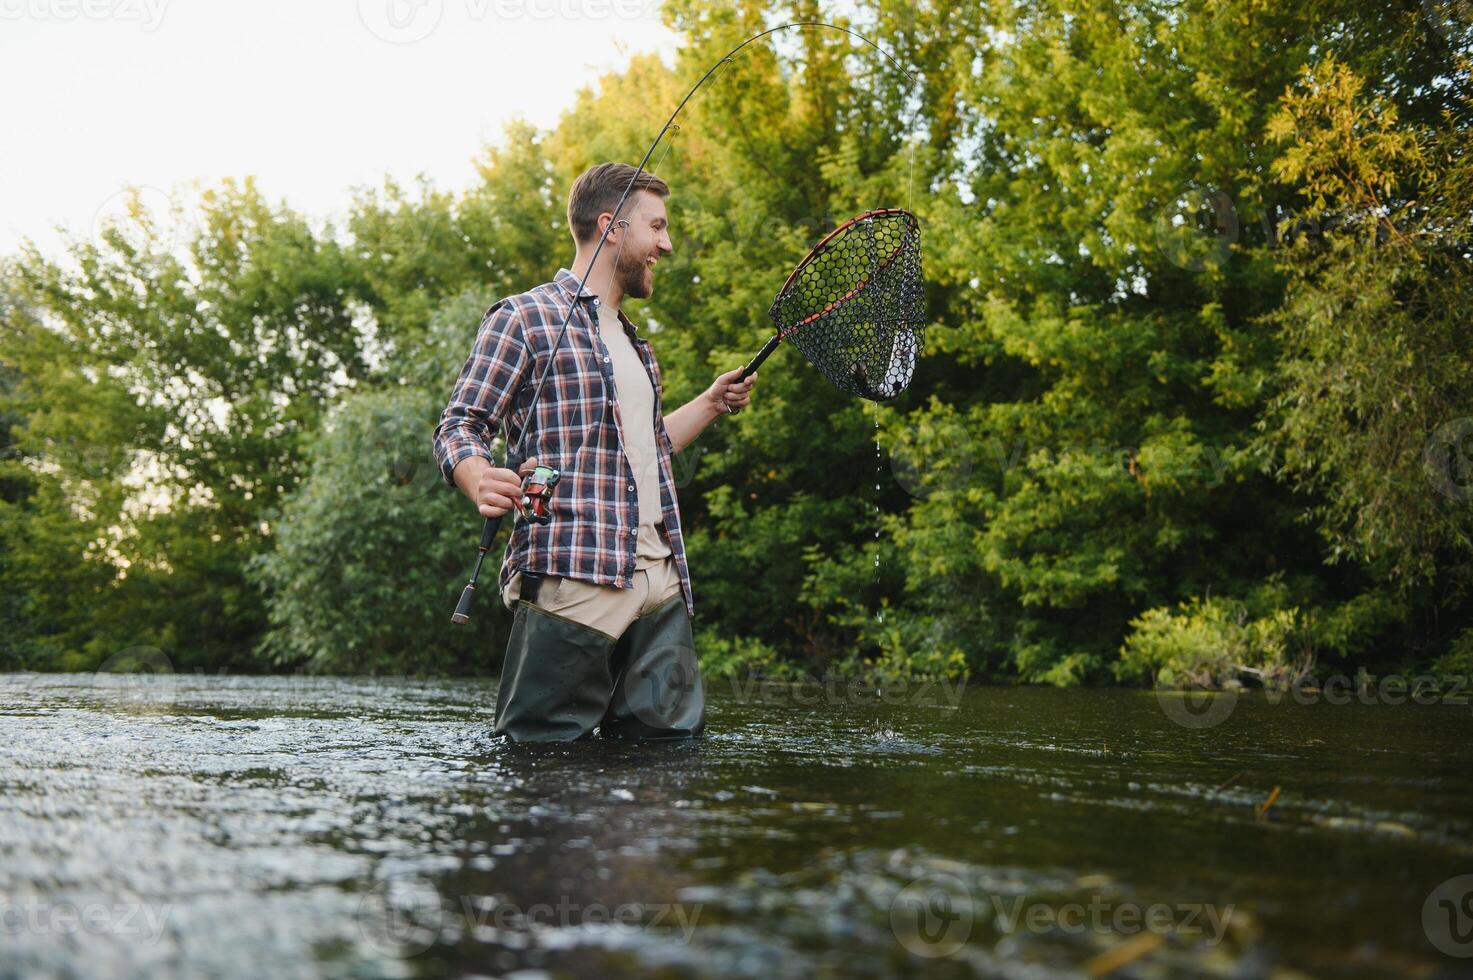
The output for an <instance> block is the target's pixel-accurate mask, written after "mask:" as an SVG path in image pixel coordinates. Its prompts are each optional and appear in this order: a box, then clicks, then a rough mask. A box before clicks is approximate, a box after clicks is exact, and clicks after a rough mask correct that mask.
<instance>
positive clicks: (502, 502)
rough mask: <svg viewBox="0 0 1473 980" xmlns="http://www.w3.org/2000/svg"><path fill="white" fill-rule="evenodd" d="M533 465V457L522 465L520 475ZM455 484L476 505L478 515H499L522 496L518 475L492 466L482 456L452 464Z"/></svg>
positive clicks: (535, 460)
mask: <svg viewBox="0 0 1473 980" xmlns="http://www.w3.org/2000/svg"><path fill="white" fill-rule="evenodd" d="M536 467H537V458H536V457H535V456H534V457H533V458H531V459H529V460H527V461H526V462H524V463H523V464H522V469H521V474H522V476H525V475H527V474H528V473H531V472H532V470H534V469H536ZM454 476H455V484H456V486H458V487H460V489H461V492H463V493H464V494H465V495H466V496H467V497H470V498H471V500H473V501H474V502H475V504H476V509H477V510H479V511H480V512H481V516H482V517H501V516H502V515H503V514H505V513H506V512H507V511H509V510H511V509H512V508H514V507H515V506H516V505H517V501H518V500H520V499H521V497H522V476H518V475H517V474H516V473H515V472H514V471H512V470H508V469H504V468H502V467H500V466H492V465H491V463H490V462H489V461H488V460H487V459H486V458H485V457H483V456H469V457H467V458H465V459H463V460H461V461H460V463H459V464H457V465H456V467H455V474H454Z"/></svg>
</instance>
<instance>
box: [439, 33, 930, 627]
mask: <svg viewBox="0 0 1473 980" xmlns="http://www.w3.org/2000/svg"><path fill="white" fill-rule="evenodd" d="M797 27H812V28H822V29H826V30H833V31H840V32H842V33H844V34H848V35H849V36H850V37H854V38H857V39H859V40H860V41H863V42H864V43H865V44H867V45H869V46H870V47H872V48H874V49H875V50H876V51H878V52H879V53H880V54H881V55H883V56H884V57H885V58H886V59H887V60H888V61H889V62H890V63H891V64H892V65H894V66H895V67H896V68H897V69H898V70H899V71H900V73H901V74H903V75H904V76H905V77H906V78H907V79H909V80H910V81H912V82H914V81H915V75H914V74H912V73H911V72H910V71H907V70H906V68H905V66H904V65H902V64H901V63H900V62H899V61H897V60H896V59H895V57H894V56H893V55H891V54H890V52H888V51H886V50H885V49H884V48H882V47H880V46H879V45H878V44H876V43H875V42H874V41H871V40H870V39H869V38H867V37H865V36H864V35H863V34H860V33H859V32H858V31H854V30H850V29H849V28H847V27H840V26H839V25H837V24H829V23H825V22H823V21H795V22H793V23H791V24H779V25H778V26H777V27H770V28H768V29H767V30H765V31H762V32H760V33H757V34H753V35H752V36H751V37H749V38H747V39H746V40H744V41H742V43H740V44H738V45H737V46H736V47H734V48H732V49H731V50H730V51H728V52H727V53H726V54H725V55H724V56H723V57H722V58H721V60H719V61H717V62H716V63H715V64H713V65H712V66H711V67H710V68H708V69H706V73H705V74H704V75H702V76H701V77H700V80H699V81H697V82H696V83H695V84H694V85H692V86H691V89H690V91H689V92H687V93H685V98H683V99H681V100H680V104H679V105H678V106H676V107H675V111H674V112H672V113H670V118H669V119H667V120H665V125H664V126H662V127H661V128H660V132H659V134H658V135H656V136H655V139H654V141H653V142H652V143H650V146H649V149H647V150H645V152H644V157H643V159H641V160H640V161H639V166H637V167H635V169H634V174H633V176H631V177H630V178H629V183H628V184H626V185H625V187H624V193H623V194H621V195H619V203H618V204H616V205H614V210H613V218H612V219H611V220H610V221H609V223H608V224H607V225H605V226H604V230H603V233H602V234H600V235H599V237H598V244H597V245H595V246H594V249H593V254H592V255H591V256H589V259H588V266H587V268H585V269H584V270H583V275H581V276H579V277H578V285H577V287H576V288H575V289H574V291H573V300H572V302H571V303H569V304H568V312H567V313H565V314H564V315H563V322H562V324H561V325H560V326H559V327H558V333H557V338H556V339H555V340H554V341H553V343H552V349H551V351H550V352H549V354H548V358H547V364H546V366H545V367H543V369H542V374H541V376H540V377H539V378H538V379H537V385H536V387H535V388H534V389H533V391H532V400H531V401H530V402H528V403H527V421H528V422H529V423H530V422H531V421H533V420H534V419H535V418H536V415H535V414H534V413H535V411H536V408H537V402H538V401H539V400H540V399H541V397H542V390H543V388H544V387H545V386H546V384H547V378H548V375H549V374H551V373H552V368H553V363H554V359H555V357H556V355H557V352H558V350H559V348H561V347H562V343H563V337H564V336H565V335H566V334H567V332H568V324H569V323H571V322H572V319H573V313H574V311H575V310H576V309H577V308H578V297H579V296H580V295H582V293H583V287H584V285H585V284H586V283H587V282H588V277H589V276H590V275H592V273H593V266H594V264H595V263H596V262H597V261H598V256H599V253H600V252H602V251H603V247H604V242H606V241H607V240H608V237H609V232H610V231H612V230H613V228H614V225H615V224H617V223H619V215H620V212H621V211H622V210H623V208H624V204H625V202H626V201H627V200H628V199H629V195H630V194H632V193H633V192H634V187H635V185H636V184H637V183H639V178H640V177H641V176H643V175H644V174H645V173H646V171H645V165H646V164H648V163H649V162H650V157H651V156H653V155H654V152H655V150H656V148H657V147H659V145H660V142H661V141H662V140H663V139H664V138H665V137H666V136H667V135H668V134H670V133H672V132H675V131H678V130H679V129H680V127H679V126H677V125H676V124H675V120H676V119H677V118H678V117H679V116H680V114H681V112H683V111H684V110H685V106H686V104H687V103H688V102H690V100H691V99H692V98H694V97H695V94H696V93H697V92H699V91H700V90H701V88H702V87H703V86H704V85H705V84H706V82H707V81H709V80H710V79H711V77H712V76H713V75H715V74H716V72H717V71H718V70H720V69H722V68H723V66H726V65H730V64H732V63H733V59H734V58H735V57H736V55H737V54H738V53H739V52H740V51H741V50H742V49H743V48H745V47H746V46H747V45H749V44H752V43H754V42H756V41H760V40H761V39H762V38H764V37H767V36H768V35H769V34H776V33H777V32H779V31H786V30H791V29H793V28H797ZM625 223H626V224H627V222H625ZM774 346H775V345H774ZM770 352H771V351H770V350H769V351H767V353H770ZM763 357H765V354H764V355H763ZM758 363H760V359H754V362H753V363H751V364H749V365H748V366H747V368H746V370H745V373H743V375H742V377H743V378H746V377H747V376H748V375H750V374H751V373H752V371H753V370H755V369H756V365H757V364H758ZM527 428H528V427H527V426H526V425H524V426H522V431H521V432H520V433H518V435H517V440H516V444H515V445H513V444H512V440H511V439H510V437H508V439H507V446H506V459H505V463H504V464H503V468H504V469H508V470H511V471H512V472H514V473H516V472H518V471H519V470H520V469H521V466H522V463H524V462H526V457H525V456H523V455H522V451H521V450H522V446H521V443H522V440H523V439H525V438H526V434H527ZM542 469H543V468H542V467H538V470H542ZM534 479H537V480H541V481H543V482H541V483H539V484H538V487H539V488H540V496H541V502H542V503H543V504H545V503H546V497H547V496H548V495H549V494H550V493H551V490H552V485H553V483H554V482H556V476H554V475H552V471H549V473H547V474H538V473H532V474H528V476H527V477H526V478H524V480H523V483H522V486H523V490H524V498H523V499H526V495H525V493H526V491H527V490H528V489H530V483H529V481H532V480H534ZM512 509H513V510H516V509H518V508H516V507H513V508H512ZM504 516H505V515H504V514H503V515H499V516H497V517H488V518H486V523H485V525H484V526H483V527H482V528H481V543H480V545H479V548H478V551H477V553H476V564H475V566H474V567H473V568H472V569H471V577H470V581H469V582H467V583H466V586H465V588H464V589H462V590H461V593H460V601H459V602H457V603H456V604H455V612H454V614H452V615H451V617H450V621H451V622H452V623H455V624H456V625H461V624H464V623H466V622H467V621H469V620H470V611H471V605H472V603H473V602H474V601H475V596H476V582H477V581H478V580H479V579H480V576H481V566H482V564H483V563H484V562H485V561H486V553H487V552H488V551H489V550H490V549H491V545H492V543H493V542H494V541H495V540H496V534H497V532H498V531H499V530H500V529H501V518H502V517H504ZM543 516H545V515H543Z"/></svg>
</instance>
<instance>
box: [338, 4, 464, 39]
mask: <svg viewBox="0 0 1473 980" xmlns="http://www.w3.org/2000/svg"><path fill="white" fill-rule="evenodd" d="M444 13H445V3H444V0H358V19H359V20H361V21H362V22H363V26H364V27H366V28H368V30H369V31H370V32H371V33H372V34H373V36H374V37H376V38H378V39H379V40H381V41H388V42H389V43H390V44H413V43H414V42H415V41H423V40H424V39H425V38H427V37H429V36H430V34H431V32H433V31H434V29H435V28H436V27H439V26H440V17H441V15H442V14H444Z"/></svg>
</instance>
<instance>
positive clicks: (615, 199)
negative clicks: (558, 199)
mask: <svg viewBox="0 0 1473 980" xmlns="http://www.w3.org/2000/svg"><path fill="white" fill-rule="evenodd" d="M636 173H638V174H639V177H638V178H637V179H636V178H635V174H636ZM630 180H634V190H633V191H630V196H631V197H632V196H633V195H634V191H650V192H652V193H655V194H658V195H660V196H661V197H669V196H670V185H669V184H666V183H665V182H664V181H663V180H661V179H660V178H658V177H656V176H655V175H654V174H652V173H649V172H648V171H643V170H640V169H639V168H638V167H631V166H630V165H629V164H627V163H600V164H598V165H597V166H593V167H589V168H588V169H587V170H585V171H583V172H582V173H581V174H579V175H578V179H577V180H575V181H573V187H572V189H571V190H569V191H568V228H569V229H571V230H572V232H573V240H574V241H575V242H577V243H578V244H580V245H581V244H584V243H585V242H592V241H594V240H596V239H597V238H598V216H599V215H601V214H613V211H614V208H615V207H617V206H618V204H619V198H620V196H621V195H623V193H624V188H626V187H628V186H629V181H630ZM616 217H617V216H616Z"/></svg>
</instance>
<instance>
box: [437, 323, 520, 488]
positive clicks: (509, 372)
mask: <svg viewBox="0 0 1473 980" xmlns="http://www.w3.org/2000/svg"><path fill="white" fill-rule="evenodd" d="M531 370H532V354H531V352H530V351H529V350H528V348H527V342H526V335H525V329H524V325H523V323H522V315H521V312H520V310H518V309H517V308H515V307H514V306H511V305H510V304H506V303H499V304H497V305H496V306H493V307H492V308H491V309H489V310H487V311H486V316H485V318H484V319H483V320H482V321H481V328H480V330H478V331H477V333H476V343H475V346H474V347H473V348H471V354H470V357H468V358H466V361H465V366H464V367H462V368H461V369H460V378H459V379H458V380H457V381H456V382H455V389H454V390H453V391H452V392H451V393H450V403H449V404H448V405H446V406H445V411H443V412H442V413H440V424H439V425H437V426H435V458H436V460H438V461H439V464H440V475H441V476H442V477H443V478H444V480H445V482H446V483H447V484H449V485H450V486H452V487H453V486H455V476H454V473H455V467H456V465H457V464H458V463H459V462H460V461H461V460H463V459H467V458H469V457H471V456H481V457H484V458H485V459H486V460H488V461H490V460H491V430H492V429H493V428H495V427H496V426H498V425H500V424H501V420H502V418H503V417H504V416H505V414H506V411H507V409H508V408H509V407H510V405H511V403H512V399H513V398H515V397H516V393H517V391H518V390H519V389H520V388H521V386H522V385H523V384H524V383H525V382H526V380H527V377H528V375H530V373H531Z"/></svg>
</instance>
